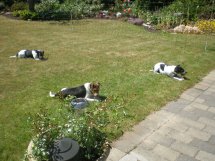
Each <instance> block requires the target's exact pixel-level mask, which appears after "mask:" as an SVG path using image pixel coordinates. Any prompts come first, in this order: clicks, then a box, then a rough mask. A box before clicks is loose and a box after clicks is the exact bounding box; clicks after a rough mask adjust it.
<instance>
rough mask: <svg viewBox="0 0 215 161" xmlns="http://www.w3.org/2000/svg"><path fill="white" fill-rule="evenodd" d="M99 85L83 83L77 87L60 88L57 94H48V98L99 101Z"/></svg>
mask: <svg viewBox="0 0 215 161" xmlns="http://www.w3.org/2000/svg"><path fill="white" fill-rule="evenodd" d="M99 90H100V83H85V84H83V85H81V86H78V87H71V88H62V89H61V90H60V91H59V92H57V93H53V92H51V91H50V92H49V96H50V97H56V96H58V97H60V98H66V97H67V96H75V97H76V98H85V99H86V100H87V101H99V99H98V96H99Z"/></svg>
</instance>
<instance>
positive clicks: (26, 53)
mask: <svg viewBox="0 0 215 161" xmlns="http://www.w3.org/2000/svg"><path fill="white" fill-rule="evenodd" d="M10 58H33V59H35V60H42V59H44V51H43V50H20V51H19V52H18V53H16V55H14V56H10Z"/></svg>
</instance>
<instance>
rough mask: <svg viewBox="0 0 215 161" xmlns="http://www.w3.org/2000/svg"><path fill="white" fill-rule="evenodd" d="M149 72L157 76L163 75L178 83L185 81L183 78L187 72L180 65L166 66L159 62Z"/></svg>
mask: <svg viewBox="0 0 215 161" xmlns="http://www.w3.org/2000/svg"><path fill="white" fill-rule="evenodd" d="M151 71H153V72H154V73H157V74H165V75H167V76H169V77H171V78H174V79H176V80H179V81H182V80H185V79H187V78H186V77H185V74H186V73H187V72H186V71H185V70H184V69H183V68H182V67H181V66H180V65H177V66H175V65H167V64H165V63H163V62H160V63H157V64H155V65H154V68H153V70H151Z"/></svg>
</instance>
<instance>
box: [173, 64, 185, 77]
mask: <svg viewBox="0 0 215 161" xmlns="http://www.w3.org/2000/svg"><path fill="white" fill-rule="evenodd" d="M174 71H175V72H176V73H177V74H181V75H185V74H186V73H187V72H186V71H185V70H184V68H182V67H181V66H180V65H177V66H176V67H175V70H174Z"/></svg>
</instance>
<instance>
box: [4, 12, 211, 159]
mask: <svg viewBox="0 0 215 161" xmlns="http://www.w3.org/2000/svg"><path fill="white" fill-rule="evenodd" d="M206 42H207V43H206ZM206 44H207V48H206V49H207V50H205V45H206ZM21 49H43V50H45V56H46V57H48V60H47V61H35V60H31V59H9V56H11V55H15V53H16V52H17V51H18V50H21ZM160 61H164V62H166V63H168V64H181V65H182V66H183V67H184V68H185V69H186V70H187V71H188V74H187V77H189V78H190V80H188V81H182V82H179V81H176V80H173V79H170V78H168V77H166V76H163V75H156V74H153V73H152V72H150V71H149V70H150V69H152V67H153V65H154V64H155V63H157V62H160ZM214 62H215V37H214V36H212V35H182V34H177V35H174V34H170V33H164V32H156V33H150V32H147V31H145V30H144V29H143V28H142V27H137V26H134V25H131V24H128V23H126V22H122V21H114V20H80V21H71V22H31V21H17V20H11V19H7V18H5V17H2V16H0V105H1V106H0V160H2V161H17V160H21V159H22V157H23V154H24V152H25V150H26V148H27V145H28V143H29V141H30V139H31V136H32V134H31V132H30V126H29V123H28V117H29V113H31V114H33V113H36V112H38V111H39V109H40V108H47V109H49V110H50V111H56V112H57V111H58V110H57V109H58V108H59V107H61V106H62V102H61V101H59V100H58V99H52V98H49V96H48V93H49V91H50V90H52V91H58V90H59V89H61V88H63V87H72V86H77V85H81V84H83V83H85V82H91V81H99V82H100V83H101V84H102V86H101V95H103V96H106V97H115V98H118V99H119V100H120V99H123V100H125V101H124V102H123V108H124V109H125V110H126V112H127V114H128V115H127V116H125V117H120V118H119V120H118V123H119V126H118V128H112V127H115V125H114V123H113V124H112V125H110V127H108V128H107V131H109V132H110V134H109V137H110V139H112V140H114V139H116V138H117V137H119V136H120V135H121V134H122V132H123V131H126V130H129V128H130V127H132V125H134V124H135V123H137V122H138V121H140V120H143V119H144V118H145V117H146V116H147V115H149V114H150V113H151V112H153V111H156V110H159V109H160V108H161V107H162V106H164V105H165V104H166V103H167V102H169V101H172V100H175V99H177V98H178V97H179V96H180V94H181V93H182V92H183V91H184V90H185V89H187V88H189V87H191V86H193V85H194V84H195V83H197V82H199V81H200V80H201V78H202V77H203V76H205V75H206V74H207V73H208V72H209V71H211V70H212V69H214V67H215V63H214ZM118 103H120V101H118V102H117V100H116V104H118ZM113 115H114V114H113Z"/></svg>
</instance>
